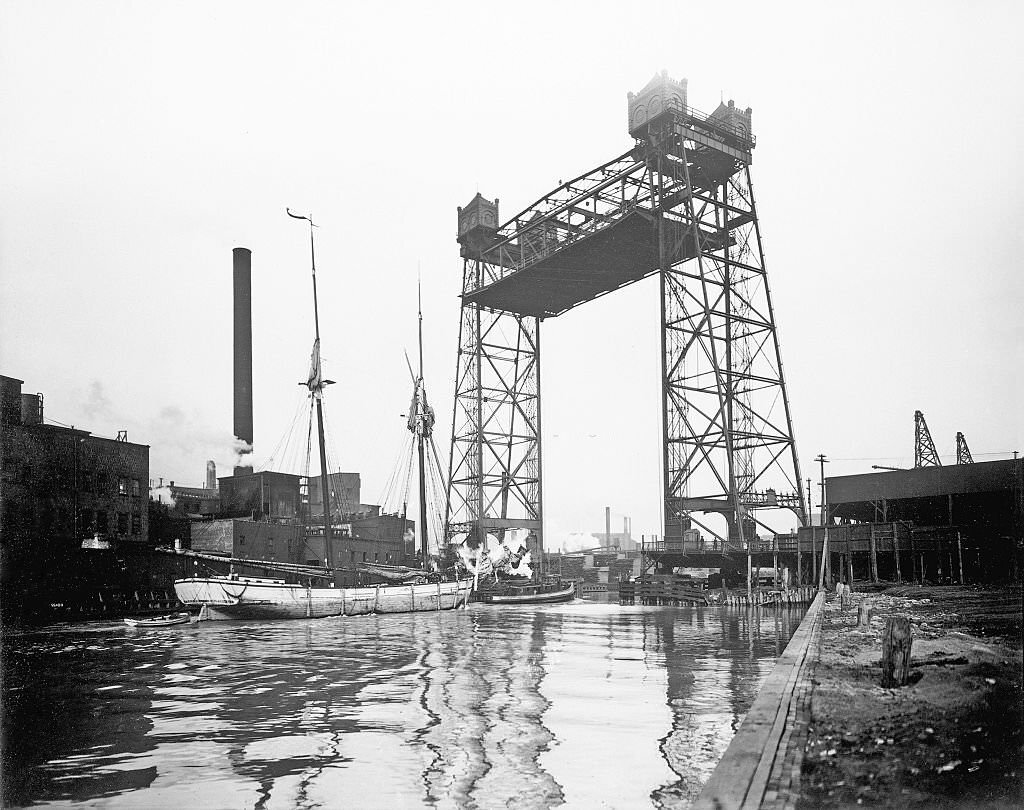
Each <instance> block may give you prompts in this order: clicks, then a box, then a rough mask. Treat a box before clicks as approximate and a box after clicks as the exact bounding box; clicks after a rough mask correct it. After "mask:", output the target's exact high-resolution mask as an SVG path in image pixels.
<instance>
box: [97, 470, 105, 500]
mask: <svg viewBox="0 0 1024 810" xmlns="http://www.w3.org/2000/svg"><path fill="white" fill-rule="evenodd" d="M96 494H97V495H106V494H107V474H106V473H104V472H99V473H96Z"/></svg>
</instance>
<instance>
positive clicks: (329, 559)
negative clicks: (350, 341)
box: [284, 208, 334, 569]
mask: <svg viewBox="0 0 1024 810" xmlns="http://www.w3.org/2000/svg"><path fill="white" fill-rule="evenodd" d="M284 210H285V213H286V214H288V216H290V217H291V218H292V219H304V220H306V222H308V223H309V259H310V266H311V268H312V274H313V326H314V329H315V333H316V339H315V340H314V341H313V355H312V357H311V358H310V365H309V379H308V380H307V381H306V382H305V383H299V385H305V386H306V387H307V388H309V392H310V394H311V395H312V397H313V399H314V400H315V401H316V428H317V438H318V439H319V440H320V495H321V498H322V499H323V502H324V557H325V560H324V563H325V565H326V566H327V568H328V569H330V568H332V567H333V566H334V555H333V554H332V553H331V488H330V485H329V483H328V474H327V447H326V445H325V443H324V405H323V393H324V386H327V385H330V384H331V383H332V382H333V380H325V379H324V378H323V374H321V369H320V309H319V305H318V302H317V296H316V250H315V249H314V246H313V228H315V227H316V225H314V224H313V218H312V217H304V216H300V215H299V214H293V213H292V212H291V210H289V209H288V208H285V209H284Z"/></svg>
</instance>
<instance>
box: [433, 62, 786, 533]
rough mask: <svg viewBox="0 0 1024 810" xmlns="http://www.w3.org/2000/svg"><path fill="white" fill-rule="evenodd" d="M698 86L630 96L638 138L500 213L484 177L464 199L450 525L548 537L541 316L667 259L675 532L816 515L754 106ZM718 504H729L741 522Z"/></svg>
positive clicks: (666, 354) (667, 397)
mask: <svg viewBox="0 0 1024 810" xmlns="http://www.w3.org/2000/svg"><path fill="white" fill-rule="evenodd" d="M656 79H657V77H656ZM669 81H671V80H669ZM653 84H654V82H653V81H652V85H653ZM652 85H649V86H648V88H645V91H643V92H644V93H648V90H649V89H650V87H651V86H652ZM683 95H684V98H683V99H682V101H680V100H679V99H676V100H675V103H672V104H669V103H664V104H662V106H661V107H660V108H658V109H656V110H655V113H654V114H651V115H649V116H647V117H646V118H645V119H644V120H643V121H642V122H641V125H640V126H636V125H635V124H636V121H635V120H633V115H632V109H631V123H632V124H634V126H631V134H632V135H633V136H634V137H635V139H636V144H635V146H634V147H633V148H632V149H630V150H629V151H627V152H625V153H623V154H622V155H619V156H618V157H616V158H614V159H613V160H610V161H608V162H607V163H604V164H602V165H600V166H598V167H596V168H595V169H592V170H591V171H589V172H586V173H585V174H583V175H580V176H579V177H577V178H574V179H573V180H570V181H569V182H567V183H564V184H562V185H560V186H559V187H558V188H556V189H555V190H554V191H552V192H550V193H549V194H547V195H545V196H544V197H542V198H541V199H539V200H538V201H537V202H535V203H533V204H532V205H530V206H529V207H527V208H526V209H524V210H523V211H520V212H519V213H518V214H516V215H515V216H514V217H512V218H511V219H510V220H508V221H507V222H505V223H504V224H503V225H501V226H500V227H499V226H498V225H497V203H496V202H495V203H491V202H489V201H487V200H485V199H483V198H482V197H481V196H480V195H479V194H478V195H477V197H476V198H475V199H474V200H473V202H471V203H470V205H469V206H467V208H466V209H460V211H459V215H460V226H459V234H460V235H459V242H460V244H461V245H462V248H461V255H462V259H463V289H462V308H461V324H460V341H459V359H458V371H457V386H456V401H455V412H454V419H453V444H452V455H451V478H450V485H449V515H448V523H449V535H454V534H456V533H459V532H466V533H469V534H471V535H474V534H475V535H476V536H477V537H478V538H479V539H483V538H484V537H485V536H486V535H487V534H492V535H497V536H501V534H502V533H503V531H504V530H507V529H509V528H521V529H526V530H528V531H529V532H530V533H531V536H532V537H533V538H534V540H535V542H536V543H537V544H538V545H541V546H542V542H543V541H542V537H541V532H542V529H541V526H542V522H543V521H542V486H541V442H540V414H541V393H540V392H541V385H540V382H541V380H540V326H541V322H542V321H543V320H544V319H545V318H551V317H557V316H558V315H560V314H562V313H564V312H567V311H568V310H570V309H572V308H574V307H576V306H579V305H580V304H584V303H586V302H588V301H592V300H594V299H596V298H598V297H600V296H603V295H607V294H608V293H611V292H614V291H615V290H617V289H620V288H622V287H624V286H627V285H629V284H632V283H635V282H636V281H639V280H641V279H643V278H646V277H648V276H651V275H653V274H659V284H660V293H661V313H660V314H661V326H662V329H661V333H662V397H663V466H664V492H663V501H664V508H665V540H666V543H668V544H670V545H671V544H674V543H675V544H679V545H680V546H681V545H683V544H685V543H687V542H691V543H693V542H699V541H698V540H697V539H696V536H697V534H698V529H703V530H704V531H705V532H708V533H709V534H710V535H711V536H713V537H714V538H715V541H716V545H719V542H720V545H719V548H721V547H733V548H737V549H739V548H743V547H744V546H745V544H746V542H747V540H749V539H752V538H753V537H754V535H755V533H756V532H757V530H758V527H759V526H760V527H762V528H764V529H767V528H768V527H767V526H765V524H764V523H763V522H762V521H760V520H759V519H758V517H757V516H756V514H755V512H756V510H758V509H763V508H783V509H790V510H792V511H793V512H795V513H796V514H797V515H798V517H799V518H800V520H801V521H803V519H804V516H805V509H804V499H803V490H802V480H801V476H800V470H799V461H798V458H797V454H796V447H795V442H794V439H793V428H792V419H791V414H790V410H789V402H788V398H787V396H786V391H785V381H784V377H783V369H782V363H781V359H780V351H779V340H778V334H777V330H776V326H775V320H774V311H773V307H772V301H771V295H770V290H769V286H768V277H767V273H766V270H765V263H764V255H763V250H762V246H761V236H760V231H759V227H758V220H757V211H756V207H755V203H754V195H753V186H752V184H751V179H750V162H751V155H750V150H751V149H752V148H753V145H754V141H753V138H752V136H750V135H748V134H747V133H749V110H748V111H747V112H746V114H745V118H744V114H743V113H742V112H741V111H738V110H736V109H735V108H733V107H732V105H731V103H730V105H729V106H728V107H727V106H726V105H722V106H721V107H720V108H719V109H718V110H716V111H715V113H712V114H711V115H710V116H709V115H705V114H703V113H700V112H698V111H696V110H693V109H692V108H690V107H689V106H687V105H686V103H685V92H684V94H683ZM648 96H650V93H648ZM632 103H633V99H632V97H631V105H632ZM651 107H652V109H654V105H653V104H652V105H651ZM488 219H489V220H490V222H492V223H493V225H488V224H487V223H486V220H488ZM702 513H713V514H716V515H721V516H724V517H725V526H724V527H722V526H721V525H720V524H721V521H718V524H719V525H718V528H714V527H712V526H711V525H710V522H709V521H708V520H707V518H706V517H705V516H704V515H703V514H702ZM695 527H696V528H695Z"/></svg>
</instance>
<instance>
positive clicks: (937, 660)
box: [797, 586, 1024, 810]
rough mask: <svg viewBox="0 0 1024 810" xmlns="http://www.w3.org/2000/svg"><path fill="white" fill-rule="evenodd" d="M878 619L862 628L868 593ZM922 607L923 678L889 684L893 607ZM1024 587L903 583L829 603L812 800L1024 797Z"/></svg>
mask: <svg viewBox="0 0 1024 810" xmlns="http://www.w3.org/2000/svg"><path fill="white" fill-rule="evenodd" d="M864 599H869V600H870V602H871V605H872V608H873V616H872V619H871V624H870V627H866V628H861V627H857V611H858V607H859V604H860V602H861V601H862V600H864ZM894 613H900V614H904V615H906V616H909V617H910V620H911V623H912V625H913V629H914V640H913V650H912V672H911V680H912V682H911V683H910V684H908V685H907V686H905V687H902V688H898V689H883V688H882V687H881V686H879V680H880V675H881V667H880V658H881V637H882V629H883V627H884V625H885V619H886V617H887V616H889V615H892V614H894ZM1021 631H1022V628H1021V590H1020V588H1019V587H1016V588H999V589H997V588H981V587H973V588H972V587H960V586H948V587H904V586H898V587H891V588H888V589H885V590H883V591H880V592H877V593H855V594H853V601H852V605H850V606H849V607H847V608H846V609H845V610H843V609H841V608H840V605H839V602H838V600H836V599H835V597H834V596H832V595H830V596H829V601H827V602H826V604H825V605H824V606H823V609H822V621H821V652H820V657H819V659H818V662H817V666H816V668H815V670H814V690H813V694H812V697H811V707H810V719H809V728H808V740H807V746H806V753H805V756H804V761H803V767H802V774H801V780H800V788H801V795H800V798H799V801H798V803H797V807H798V808H800V809H801V810H810V809H811V808H819V807H821V808H833V807H855V806H858V805H860V806H867V807H901V808H902V807H929V808H952V807H976V808H992V810H994V809H995V808H1003V807H1008V806H1020V805H1021V803H1022V801H1024V766H1022V762H1024V731H1022V727H1024V699H1022V678H1024V672H1022V660H1021V656H1022V649H1021V648H1022V644H1021Z"/></svg>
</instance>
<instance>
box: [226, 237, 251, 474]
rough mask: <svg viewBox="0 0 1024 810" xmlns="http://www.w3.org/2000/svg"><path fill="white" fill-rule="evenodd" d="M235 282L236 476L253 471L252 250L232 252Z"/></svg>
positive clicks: (242, 249)
mask: <svg viewBox="0 0 1024 810" xmlns="http://www.w3.org/2000/svg"><path fill="white" fill-rule="evenodd" d="M231 256H232V260H233V269H234V283H235V287H234V289H235V301H234V305H235V346H234V350H235V351H234V358H235V362H234V365H235V439H237V447H236V450H237V452H238V460H237V462H236V465H235V475H244V474H246V473H251V472H252V464H246V463H245V462H246V461H248V460H249V459H248V457H249V454H250V453H252V251H250V250H249V249H248V248H235V249H234V250H232V251H231Z"/></svg>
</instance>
